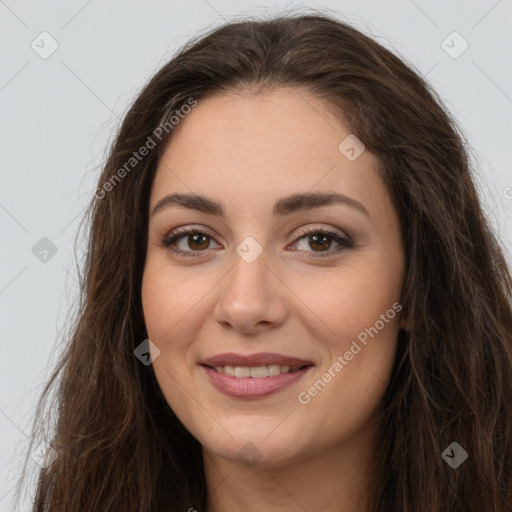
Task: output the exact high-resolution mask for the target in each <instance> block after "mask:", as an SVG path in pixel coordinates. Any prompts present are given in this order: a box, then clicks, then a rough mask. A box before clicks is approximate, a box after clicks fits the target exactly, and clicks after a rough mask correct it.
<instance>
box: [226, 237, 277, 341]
mask: <svg viewBox="0 0 512 512" xmlns="http://www.w3.org/2000/svg"><path fill="white" fill-rule="evenodd" d="M248 238H249V239H245V240H244V241H243V242H242V243H240V244H239V245H238V247H237V249H236V253H234V254H233V257H232V270H231V271H230V272H229V273H228V275H227V276H226V278H225V279H224V280H223V283H222V286H221V289H220V290H219V292H220V293H219V298H218V302H217V305H216V317H217V321H219V322H223V323H226V322H227V323H229V324H231V325H232V326H233V327H236V328H237V329H240V330H246V331H247V330H250V329H252V328H253V327H254V326H256V325H258V324H261V323H265V324H266V323H269V322H270V323H280V322H282V320H283V319H284V317H285V314H286V308H285V307H284V303H283V296H282V294H281V292H280V291H279V289H278V288H279V285H278V283H276V282H275V279H276V278H275V276H273V273H272V271H271V270H270V269H269V267H268V258H267V253H266V251H264V250H263V247H261V246H260V245H259V244H257V242H256V241H255V240H254V239H252V240H250V238H251V237H248Z"/></svg>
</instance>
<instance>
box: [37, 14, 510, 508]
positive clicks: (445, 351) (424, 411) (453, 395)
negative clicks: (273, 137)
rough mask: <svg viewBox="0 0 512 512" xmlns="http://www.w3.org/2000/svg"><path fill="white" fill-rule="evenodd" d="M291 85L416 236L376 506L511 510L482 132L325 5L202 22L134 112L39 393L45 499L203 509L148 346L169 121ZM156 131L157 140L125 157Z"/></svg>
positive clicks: (502, 308)
mask: <svg viewBox="0 0 512 512" xmlns="http://www.w3.org/2000/svg"><path fill="white" fill-rule="evenodd" d="M283 87H293V88H295V89H296V90H297V91H308V92H311V93H313V94H315V95H316V96H317V97H318V98H321V99H323V100H325V102H326V104H327V105H328V106H329V108H332V111H333V112H335V113H336V115H337V116H338V119H339V120H340V122H341V123H343V124H344V125H345V126H347V127H348V128H349V129H350V132H351V133H354V134H355V135H356V136H357V137H358V138H359V139H360V140H361V141H363V143H364V144H365V146H366V148H367V149H368V150H369V151H371V152H372V153H373V154H375V155H376V156H377V158H378V160H379V162H380V169H379V174H380V176H381V178H382V180H383V182H384V183H385V184H386V186H387V189H388V191H389V194H390V197H391V198H392V201H393V204H394V207H395V208H396V211H397V212H398V215H399V219H400V226H401V231H402V236H403V240H404V243H405V256H406V274H405V284H404V289H403V297H402V304H403V306H404V311H406V312H407V315H408V318H409V325H410V330H409V332H408V333H406V332H404V331H400V334H399V337H398V345H397V353H396V360H395V364H394V367H393V372H392V376H391V379H390V382H389V384H388V388H387V390H386V394H385V397H384V399H383V402H382V429H381V434H380V435H381V438H380V442H379V452H378V454H377V457H376V460H375V471H376V476H377V480H376V490H375V493H374V495H373V497H372V503H371V509H370V510H371V512H386V511H393V512H395V511H397V510H400V511H401V512H419V511H429V512H441V511H443V512H444V511H446V510H450V511H451V512H504V511H506V510H508V511H510V510H512V307H511V302H512V301H511V297H512V277H511V273H510V270H509V268H508V267H507V262H506V259H505V257H504V255H503V250H502V249H501V247H500V244H499V241H498V239H497V237H496V235H495V234H494V233H493V230H492V229H491V227H490V224H489V221H488V220H487V219H486V218H485V216H484V214H483V210H482V207H481V204H480V200H479V197H478V194H477V192H476V189H475V185H474V176H473V170H472V167H471V165H472V164H471V160H470V157H469V149H468V144H467V142H466V140H465V138H464V136H463V134H462V132H461V130H460V129H459V128H458V127H457V123H456V122H455V120H454V119H453V117H452V116H451V115H450V113H449V112H448V110H447V108H446V107H445V106H444V105H443V102H442V101H441V99H440V98H439V96H438V95H437V94H436V92H435V91H434V90H433V89H432V87H431V86H430V85H429V83H428V82H427V81H426V80H425V79H424V78H423V77H422V76H421V74H420V73H418V72H417V71H415V70H414V68H413V66H412V65H409V64H406V63H405V61H404V60H403V59H402V58H399V57H398V56H396V55H395V54H393V53H392V52H391V51H389V50H388V49H386V48H384V47H383V46H382V45H380V44H379V43H378V42H376V41H375V40H374V39H372V38H371V37H369V36H367V35H365V34H363V33H362V32H361V31H359V30H357V29H356V28H354V27H352V26H351V25H350V24H348V23H345V22H342V21H339V20H337V19H335V18H334V17H331V15H328V14H325V13H321V12H318V11H313V12H310V13H299V14H298V13H287V14H284V15H281V16H278V17H272V18H269V19H256V18H254V19H248V18H246V19H243V20H237V21H232V22H229V23H226V24H224V25H222V26H220V27H217V28H214V29H211V30H209V31H208V32H207V33H205V34H203V35H201V36H197V37H196V38H194V39H193V40H191V41H189V42H188V43H187V44H186V45H185V46H184V47H182V48H181V49H180V50H179V51H178V52H177V53H176V54H175V55H174V56H173V57H172V59H171V60H170V61H169V62H168V63H166V64H165V65H164V66H163V67H162V68H161V69H160V70H159V71H158V72H157V73H156V74H155V75H154V76H153V77H152V78H151V79H150V80H149V81H148V83H147V84H146V85H145V86H144V87H143V89H142V91H141V92H140V94H139V95H138V97H137V98H136V100H135V101H134V103H133V105H132V106H131V107H130V108H129V110H128V112H127V113H126V115H125V117H124V119H123V122H122V124H121V126H120V129H119V131H118V132H117V134H116V135H115V139H114V141H113V143H112V145H111V148H110V150H109V154H108V159H107V160H106V163H105V165H104V167H103V170H102V173H101V176H100V178H99V181H98V190H97V192H96V193H95V195H94V197H93V199H92V201H91V204H90V206H89V210H88V215H87V216H86V221H87V226H88V231H87V234H86V236H87V240H88V245H87V250H86V257H85V260H84V265H83V269H82V273H81V280H80V283H81V295H80V303H79V307H78V310H77V312H76V316H75V319H74V322H73V324H72V325H71V326H70V328H69V333H68V336H67V338H66V349H65V351H64V352H63V354H62V356H61V358H60V360H59V362H58V364H57V366H56V368H55V369H54V371H53V373H52V376H51V379H50V381H49V382H48V384H47V386H46V387H45V389H44V392H43V394H42V396H41V398H40V402H39V403H38V409H37V416H36V422H35V426H34V433H33V439H34V440H35V437H36V435H39V434H37V433H38V432H41V431H42V429H41V428H40V427H41V425H42V424H43V411H44V409H45V407H46V405H47V402H48V401H49V397H50V395H51V391H52V390H54V398H53V401H54V404H55V406H54V407H53V408H52V409H51V412H52V414H53V415H54V425H53V426H52V428H51V430H50V431H49V432H48V433H47V434H45V435H46V439H47V440H48V441H49V443H50V444H51V445H52V447H53V448H54V449H55V450H56V451H57V453H58V457H57V459H56V460H55V461H53V463H51V464H50V465H48V466H47V467H46V468H43V469H41V471H40V472H39V473H38V481H37V488H36V493H35V499H34V504H33V510H34V512H42V511H44V510H48V511H51V512H83V511H84V510H91V511H92V510H94V511H102V512H107V511H123V512H142V511H161V510H183V511H184V510H188V509H189V508H190V507H195V508H196V509H198V510H206V497H207V488H206V481H205V476H204V470H203V460H202V454H201V446H200V444H199V442H198V441H197V440H196V439H195V438H193V437H192V436H191V434H190V433H189V432H188V431H187V430H186V429H185V428H184V426H183V425H182V424H181V423H180V421H179V420H178V419H177V417H176V416H175V415H174V413H173V411H172V410H171V408H170V407H169V406H168V404H167V403H166V401H165V399H164V398H163V395H162V393H161V391H160V389H159V387H158V384H157V381H156V379H155V375H154V372H153V369H152V367H151V366H145V365H143V364H141V363H140V361H139V360H138V359H137V358H136V357H135V356H134V350H135V348H136V347H137V346H138V345H139V344H140V343H141V342H142V341H143V340H144V339H145V338H147V333H146V328H145V324H144V319H143V314H142V305H141V281H142V273H143V268H144V261H145V252H146V244H147V226H148V201H149V192H150V188H151V184H152V180H153V177H154V174H155V170H156V166H157V163H158V160H159V156H160V155H161V154H162V150H163V148H164V147H165V145H166V144H167V143H168V142H169V141H171V140H172V129H168V130H161V129H160V131H158V129H159V127H161V126H162V125H165V124H166V123H167V126H168V125H169V120H170V119H171V117H172V116H173V115H176V113H177V112H179V111H180V109H182V108H183V107H184V105H186V104H187V102H188V104H190V102H191V99H193V100H195V101H197V102H198V103H199V104H200V102H201V100H202V99H204V98H206V97H208V96H211V95H214V94H216V93H220V92H231V93H241V94H243V93H246V92H247V93H249V92H250V93H254V94H262V93H264V92H266V91H270V90H274V89H277V88H283ZM156 130H157V131H156ZM156 133H158V134H160V137H157V136H155V134H156ZM148 138H151V139H152V141H153V142H154V146H155V147H154V148H152V149H151V150H150V151H149V152H148V153H147V154H146V156H144V158H141V159H140V160H139V159H137V163H136V164H134V165H133V168H129V170H127V168H126V162H128V161H130V158H133V155H134V153H135V152H137V151H138V150H139V149H140V148H141V147H143V146H148V141H149V139H148ZM132 163H134V162H132ZM123 166H125V167H124V168H125V171H126V172H121V171H120V169H122V168H123ZM120 174H122V177H121V178H120V179H114V175H117V176H118V177H120ZM108 183H110V185H108ZM33 442H35V441H33ZM452 442H457V443H459V444H460V445H461V446H462V447H463V448H464V449H465V450H466V451H467V453H468V459H467V461H465V462H464V463H463V464H462V465H460V466H459V467H458V468H457V469H453V468H452V467H450V465H449V464H447V463H446V462H445V461H444V460H443V458H442V453H443V451H444V450H445V449H446V448H447V447H448V446H449V445H450V444H451V443H452Z"/></svg>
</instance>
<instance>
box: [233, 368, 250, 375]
mask: <svg viewBox="0 0 512 512" xmlns="http://www.w3.org/2000/svg"><path fill="white" fill-rule="evenodd" d="M250 376H251V369H250V368H249V367H248V366H235V377H250Z"/></svg>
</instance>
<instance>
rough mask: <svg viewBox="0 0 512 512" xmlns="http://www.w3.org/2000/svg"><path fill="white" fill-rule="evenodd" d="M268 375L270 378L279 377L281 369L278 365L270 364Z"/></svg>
mask: <svg viewBox="0 0 512 512" xmlns="http://www.w3.org/2000/svg"><path fill="white" fill-rule="evenodd" d="M267 373H268V376H269V377H272V376H273V375H279V374H280V373H281V367H280V366H279V365H278V364H269V365H268V366H267Z"/></svg>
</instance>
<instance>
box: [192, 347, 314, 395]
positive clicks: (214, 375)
mask: <svg viewBox="0 0 512 512" xmlns="http://www.w3.org/2000/svg"><path fill="white" fill-rule="evenodd" d="M200 367H202V368H203V370H204V374H205V375H206V377H207V379H208V382H209V383H210V384H211V385H212V386H213V388H214V389H216V390H217V391H220V392H221V393H222V394H224V395H227V396H229V397H232V398H243V399H255V398H264V397H267V396H269V395H271V394H273V393H277V392H278V391H282V390H284V389H285V388H288V387H289V386H291V385H292V384H294V383H295V382H297V381H298V380H299V379H301V378H302V377H303V376H304V375H305V374H306V373H307V372H309V371H311V370H312V369H313V368H314V367H315V365H314V364H313V363H312V362H311V361H305V360H302V359H298V358H295V357H288V356H283V355H279V354H269V353H266V354H254V355H251V356H242V355H239V354H233V353H229V354H219V355H218V356H215V357H212V358H210V359H207V360H204V361H202V362H201V363H200Z"/></svg>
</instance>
